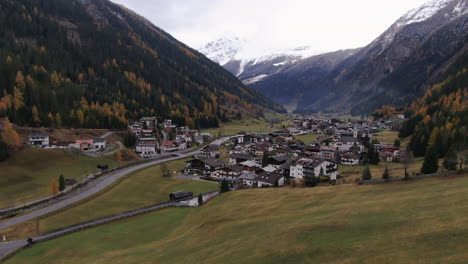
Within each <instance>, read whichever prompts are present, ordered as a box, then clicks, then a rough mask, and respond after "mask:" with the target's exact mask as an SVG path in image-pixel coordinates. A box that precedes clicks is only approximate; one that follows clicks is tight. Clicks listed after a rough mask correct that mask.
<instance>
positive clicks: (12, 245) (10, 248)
mask: <svg viewBox="0 0 468 264" xmlns="http://www.w3.org/2000/svg"><path fill="white" fill-rule="evenodd" d="M218 194H219V193H218V192H211V193H207V194H204V195H203V201H209V200H211V199H212V198H214V197H216V196H217V195H218ZM192 200H195V201H198V197H194V198H193V199H192ZM196 206H198V204H195V205H188V204H187V203H186V202H184V201H180V202H177V201H176V202H167V203H164V204H158V205H154V206H150V207H145V208H141V209H136V210H132V211H128V212H124V213H121V214H118V215H113V216H109V217H105V218H100V219H96V220H94V221H90V222H86V223H83V224H79V225H75V226H71V227H68V228H65V229H62V230H59V231H56V232H53V233H49V234H45V235H42V236H38V237H35V238H34V239H33V241H34V243H38V242H43V241H47V240H50V239H54V238H57V237H61V236H65V235H68V234H71V233H74V232H78V231H81V230H84V229H88V228H92V227H96V226H99V225H104V224H108V223H111V222H114V221H118V220H122V219H125V218H129V217H133V216H136V215H141V214H145V213H150V212H154V211H157V210H161V209H164V208H168V207H196ZM27 244H28V243H27V240H26V239H22V240H17V241H12V242H6V243H1V242H0V261H2V259H3V258H5V257H7V256H8V255H10V254H12V253H13V252H15V251H16V250H19V249H20V248H24V247H25V246H26V245H27Z"/></svg>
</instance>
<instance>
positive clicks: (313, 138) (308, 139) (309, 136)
mask: <svg viewBox="0 0 468 264" xmlns="http://www.w3.org/2000/svg"><path fill="white" fill-rule="evenodd" d="M320 136H325V134H307V135H300V136H295V137H294V138H295V139H298V140H302V141H304V144H306V145H309V144H310V143H311V142H313V141H318V140H317V137H320Z"/></svg>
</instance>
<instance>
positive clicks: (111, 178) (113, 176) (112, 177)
mask: <svg viewBox="0 0 468 264" xmlns="http://www.w3.org/2000/svg"><path fill="white" fill-rule="evenodd" d="M228 139H229V137H224V138H221V139H217V140H215V141H213V142H212V143H211V144H215V145H220V144H222V143H223V142H224V141H226V140H228ZM200 150H201V149H198V150H195V151H193V152H189V153H183V154H180V153H179V154H178V156H176V157H171V158H165V159H161V160H155V161H150V162H147V163H143V164H139V165H134V166H131V167H127V168H123V169H121V170H118V171H115V172H112V173H109V174H108V175H106V177H105V179H103V180H102V181H100V182H99V183H97V184H96V185H94V186H91V187H90V188H88V189H87V190H85V191H83V192H81V193H77V194H76V195H74V196H71V197H68V198H66V199H64V200H62V201H60V202H58V203H56V204H52V205H50V206H48V207H45V208H42V209H39V210H37V211H34V212H31V213H28V214H25V215H22V216H19V217H16V218H14V219H12V220H10V221H6V222H2V223H0V230H2V229H5V228H8V227H11V226H14V225H17V224H20V223H23V222H26V221H28V220H31V219H34V218H36V217H39V216H42V215H45V214H48V213H51V212H54V211H56V210H59V209H61V208H64V207H66V206H69V205H71V204H74V203H76V202H78V201H80V200H82V199H84V198H87V197H89V196H92V195H94V194H96V193H98V192H100V191H101V190H103V189H105V188H106V187H108V186H110V185H111V184H112V183H114V182H115V181H117V180H118V179H120V178H122V177H124V176H125V175H127V174H129V173H132V172H134V171H137V170H140V169H143V168H147V167H151V166H154V165H157V164H161V163H164V162H168V161H173V160H178V159H185V158H189V157H191V156H193V155H196V154H199V153H200Z"/></svg>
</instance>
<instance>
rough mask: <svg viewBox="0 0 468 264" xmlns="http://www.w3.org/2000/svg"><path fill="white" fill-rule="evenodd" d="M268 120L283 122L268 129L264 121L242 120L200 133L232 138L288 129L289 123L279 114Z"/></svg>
mask: <svg viewBox="0 0 468 264" xmlns="http://www.w3.org/2000/svg"><path fill="white" fill-rule="evenodd" d="M268 117H269V118H274V119H276V120H283V121H281V122H279V123H277V124H275V125H273V127H270V125H269V123H268V122H267V121H265V120H264V119H255V118H245V119H242V120H234V121H232V122H228V123H222V124H221V125H220V127H219V128H209V129H202V130H201V132H202V133H211V134H212V135H214V136H233V135H236V134H237V133H239V132H241V131H246V132H249V133H269V132H271V131H273V130H281V129H284V128H283V126H284V127H288V126H289V125H290V122H288V121H286V120H287V117H286V116H285V115H281V114H275V115H272V114H270V115H269V116H268Z"/></svg>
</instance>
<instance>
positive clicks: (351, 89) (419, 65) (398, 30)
mask: <svg viewBox="0 0 468 264" xmlns="http://www.w3.org/2000/svg"><path fill="white" fill-rule="evenodd" d="M467 20H468V1H466V0H433V1H428V2H427V3H425V4H423V5H422V6H420V7H418V8H416V9H414V10H411V11H409V12H407V13H406V14H405V15H403V16H402V17H401V18H400V19H398V20H397V21H396V22H395V23H394V24H393V25H392V26H391V27H390V28H389V29H387V30H386V31H385V32H383V33H382V35H380V36H379V37H378V38H377V39H375V40H374V41H373V42H372V43H370V44H369V45H367V46H366V47H363V48H360V49H355V50H341V51H336V52H329V53H326V54H319V55H316V56H312V57H307V58H302V59H300V60H297V61H294V62H292V63H289V64H287V65H285V66H283V67H278V68H277V69H276V71H269V70H263V69H262V70H263V72H262V70H259V71H250V72H251V73H252V75H251V76H240V77H239V76H238V77H239V78H240V79H241V80H243V81H244V83H247V84H248V86H250V87H252V88H254V89H256V90H258V91H260V92H261V93H263V94H265V95H266V96H268V97H269V98H271V99H272V100H274V101H275V102H277V103H280V104H282V105H286V106H287V107H288V109H289V110H290V111H298V112H308V111H332V112H336V111H338V112H340V111H346V112H349V111H351V112H352V113H355V114H360V113H370V112H372V111H373V110H375V109H377V108H379V107H381V106H382V105H383V104H389V105H394V106H401V105H404V104H406V103H408V102H410V101H412V100H413V99H414V98H416V97H418V96H421V95H422V94H423V93H424V91H425V89H426V88H427V87H429V86H430V85H431V83H433V82H434V80H435V79H436V78H437V77H438V76H439V75H440V74H441V73H442V72H443V71H444V70H445V69H447V68H448V67H449V66H450V65H451V64H452V63H453V62H454V61H455V60H457V58H458V57H460V56H461V55H462V54H463V52H464V51H466V49H467V43H468V41H467V38H468V36H467V33H468V22H467ZM224 67H225V68H227V69H229V70H230V71H231V72H232V68H230V67H231V65H230V64H226V65H224ZM266 72H268V73H266ZM252 77H257V79H256V80H255V82H248V81H247V82H246V81H245V80H248V79H249V78H252Z"/></svg>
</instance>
